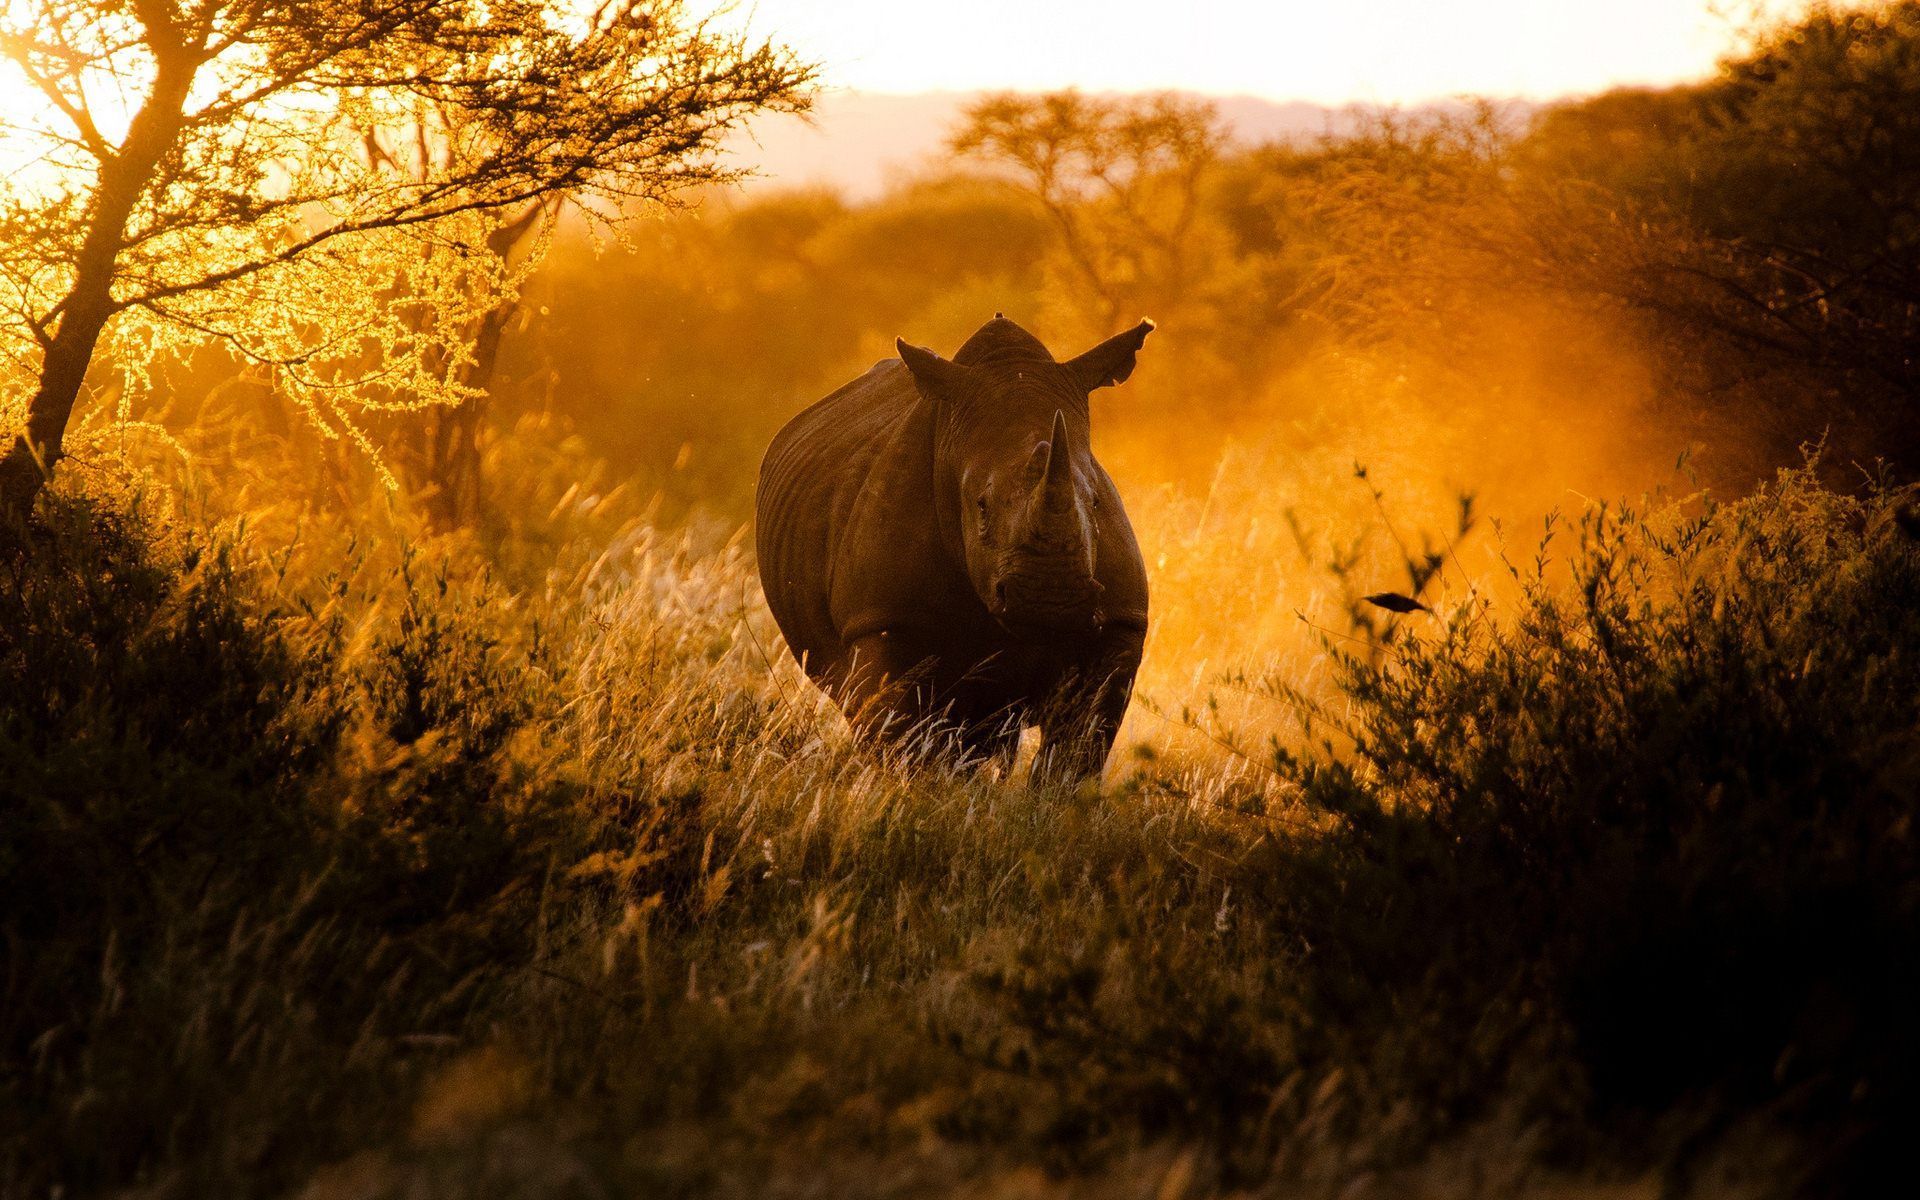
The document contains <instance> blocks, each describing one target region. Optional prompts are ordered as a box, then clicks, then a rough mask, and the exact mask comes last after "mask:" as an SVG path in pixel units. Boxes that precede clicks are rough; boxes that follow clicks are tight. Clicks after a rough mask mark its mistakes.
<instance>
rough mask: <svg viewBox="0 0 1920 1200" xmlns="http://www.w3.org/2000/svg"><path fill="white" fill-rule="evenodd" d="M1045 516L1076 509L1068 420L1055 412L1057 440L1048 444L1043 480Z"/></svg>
mask: <svg viewBox="0 0 1920 1200" xmlns="http://www.w3.org/2000/svg"><path fill="white" fill-rule="evenodd" d="M1040 507H1041V511H1042V512H1047V513H1064V512H1067V511H1069V510H1071V509H1072V508H1073V446H1072V444H1071V443H1069V442H1068V441H1067V418H1066V415H1065V414H1064V413H1062V412H1061V411H1060V410H1059V409H1057V408H1056V409H1054V410H1053V436H1052V437H1051V438H1049V439H1048V440H1047V469H1046V473H1045V474H1044V475H1043V476H1042V478H1041V480H1040Z"/></svg>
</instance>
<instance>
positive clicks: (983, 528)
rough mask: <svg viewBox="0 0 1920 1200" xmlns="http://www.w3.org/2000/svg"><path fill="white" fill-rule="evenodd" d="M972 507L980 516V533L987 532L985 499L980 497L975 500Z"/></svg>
mask: <svg viewBox="0 0 1920 1200" xmlns="http://www.w3.org/2000/svg"><path fill="white" fill-rule="evenodd" d="M973 507H974V510H975V511H977V512H978V513H979V514H980V532H981V533H982V534H984V533H986V532H987V498H986V497H985V496H982V497H980V498H979V499H978V500H975V501H974V502H973Z"/></svg>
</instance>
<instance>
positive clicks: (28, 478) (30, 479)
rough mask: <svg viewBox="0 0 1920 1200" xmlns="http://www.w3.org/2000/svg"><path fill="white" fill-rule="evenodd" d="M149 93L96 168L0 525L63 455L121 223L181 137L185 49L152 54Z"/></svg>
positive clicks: (13, 458)
mask: <svg viewBox="0 0 1920 1200" xmlns="http://www.w3.org/2000/svg"><path fill="white" fill-rule="evenodd" d="M154 49H155V58H156V59H157V60H158V71H157V73H156V75H155V77H154V82H153V91H152V92H151V93H149V94H148V96H147V99H146V102H145V103H144V104H142V105H141V106H140V111H139V112H138V113H136V114H134V118H133V122H132V123H131V124H130V125H129V126H128V128H127V137H126V140H125V141H124V142H122V143H121V145H120V148H119V150H118V151H117V152H115V153H114V154H113V155H112V156H111V157H110V158H108V159H107V160H106V161H105V162H103V163H102V164H101V165H100V182H99V185H98V187H97V188H96V189H95V191H94V197H93V211H92V212H91V213H90V214H89V216H88V218H87V235H86V238H85V240H83V241H82V242H81V244H80V252H79V254H78V256H77V257H76V259H75V260H74V267H75V270H74V277H73V286H72V288H70V289H69V290H68V292H67V294H66V297H65V298H64V299H63V300H62V301H61V304H60V307H59V308H58V309H57V310H56V311H57V312H58V313H59V324H58V326H57V327H56V329H55V330H54V333H53V336H52V337H51V339H49V341H48V342H47V343H46V354H45V357H44V358H43V359H42V360H41V363H40V386H39V387H38V388H37V389H36V390H35V391H34V394H33V399H32V400H31V401H30V402H29V403H28V405H27V422H26V427H25V428H24V429H22V430H21V431H20V433H19V435H18V436H16V437H15V438H14V440H13V444H12V445H11V446H9V447H8V448H7V452H6V454H5V455H4V456H0V521H5V522H6V523H8V524H11V525H16V526H17V525H20V524H23V523H24V522H25V521H26V519H27V517H28V516H29V515H30V514H31V513H32V511H33V502H34V500H35V499H36V498H38V497H39V495H40V490H41V489H42V488H44V487H45V486H46V485H47V481H48V480H50V479H51V478H53V470H54V467H55V465H56V464H58V463H59V461H60V458H61V456H62V455H63V454H64V453H65V447H64V443H65V440H66V434H67V424H68V422H69V421H70V420H71V419H72V417H73V406H74V402H75V401H77V400H78V399H79V397H80V389H81V387H82V386H83V385H84V384H85V383H86V380H87V367H88V366H89V365H90V364H91V363H92V362H93V352H94V349H95V347H97V346H98V345H99V344H100V334H101V331H102V330H104V329H105V328H106V326H107V321H108V320H109V319H110V318H111V317H112V316H113V314H114V313H115V312H116V311H118V309H117V308H116V307H115V305H114V302H113V280H114V272H115V270H116V268H117V267H118V265H119V259H120V251H121V249H122V248H123V247H124V245H125V241H126V233H127V221H128V220H129V219H130V218H131V217H132V215H133V210H134V207H135V206H136V205H137V204H138V203H139V201H140V197H141V196H142V195H143V194H145V192H146V190H147V188H148V186H149V185H150V184H151V183H152V182H153V177H154V172H155V170H156V169H157V168H158V166H159V164H160V161H161V159H162V158H163V157H164V156H165V155H166V154H167V152H168V151H169V150H171V149H172V148H173V144H174V142H175V140H176V139H177V138H178V137H179V136H180V129H181V121H182V113H183V112H184V111H185V106H186V100H187V91H188V89H189V88H191V87H192V85H193V77H194V73H195V69H196V66H197V61H196V59H195V58H194V57H193V54H192V52H191V50H190V49H189V48H187V47H182V46H178V45H174V46H166V47H161V46H156V47H154Z"/></svg>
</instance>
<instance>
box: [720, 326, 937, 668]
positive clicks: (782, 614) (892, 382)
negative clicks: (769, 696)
mask: <svg viewBox="0 0 1920 1200" xmlns="http://www.w3.org/2000/svg"><path fill="white" fill-rule="evenodd" d="M918 399H919V393H918V391H917V390H916V389H915V388H914V385H913V381H912V377H911V376H910V375H908V373H907V369H906V367H905V366H904V365H903V364H902V363H901V362H900V360H899V359H886V360H883V361H881V362H879V363H876V364H874V366H873V369H871V370H869V371H868V372H867V373H866V374H864V375H862V376H860V377H859V378H858V379H855V380H853V381H852V382H851V383H848V384H847V385H846V386H844V387H842V388H840V389H838V390H837V391H835V392H834V393H833V394H831V395H829V396H828V397H827V398H826V399H824V400H821V401H820V402H819V403H817V404H815V405H813V406H812V407H810V408H808V409H806V410H805V411H803V412H801V413H800V414H799V415H798V416H796V417H794V418H793V420H791V421H789V422H787V424H786V426H785V427H784V428H782V429H781V430H780V432H779V433H778V434H776V435H775V436H774V439H773V444H772V445H771V446H769V447H768V448H767V454H766V458H765V459H763V460H762V461H761V464H760V485H759V488H758V491H757V494H756V497H755V516H756V520H757V526H758V528H757V532H756V536H755V549H756V553H757V554H758V556H759V560H760V582H761V586H762V587H763V588H764V589H765V591H766V596H767V607H769V608H770V609H772V610H773V618H774V620H775V621H776V622H777V623H778V624H779V626H780V632H781V634H782V635H784V636H785V637H786V639H787V643H788V645H789V646H791V647H792V648H793V651H794V653H795V654H796V655H797V656H805V657H806V658H807V660H808V662H809V665H810V668H813V667H821V666H824V665H826V662H825V660H826V659H827V658H828V657H830V656H832V655H835V654H837V653H838V651H839V649H840V646H839V640H838V636H837V631H836V630H835V628H834V623H833V618H832V612H831V608H830V595H829V592H830V585H831V582H832V572H833V564H834V559H835V555H836V552H837V550H838V545H837V538H838V536H839V534H840V533H841V532H842V531H843V530H844V529H845V527H846V524H847V520H848V517H849V515H850V514H851V513H852V511H853V508H854V505H855V503H856V502H857V501H858V499H859V496H860V490H861V487H862V486H863V485H864V484H865V482H866V478H867V474H868V471H869V470H870V468H871V466H872V464H873V462H874V460H875V458H876V457H877V456H878V455H879V454H880V452H881V451H882V449H884V448H885V447H886V446H887V445H888V443H889V442H890V441H891V440H893V439H894V438H895V437H897V436H898V434H899V430H900V427H901V425H902V423H903V422H904V421H905V420H906V418H907V416H908V414H909V413H910V412H911V410H912V408H913V406H914V405H915V404H916V403H917V401H918Z"/></svg>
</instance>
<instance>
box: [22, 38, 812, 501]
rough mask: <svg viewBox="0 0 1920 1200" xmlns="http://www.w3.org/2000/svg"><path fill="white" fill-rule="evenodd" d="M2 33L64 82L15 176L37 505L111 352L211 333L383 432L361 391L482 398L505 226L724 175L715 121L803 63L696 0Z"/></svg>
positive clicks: (133, 362)
mask: <svg viewBox="0 0 1920 1200" xmlns="http://www.w3.org/2000/svg"><path fill="white" fill-rule="evenodd" d="M0 47H3V48H4V49H5V51H6V52H7V55H8V57H9V58H10V59H11V60H12V65H13V66H14V67H15V68H17V69H18V70H19V71H21V72H22V73H23V74H24V76H25V78H26V79H27V81H28V82H29V83H31V84H32V85H33V86H34V87H35V88H36V89H37V90H38V91H39V92H40V93H41V94H42V95H43V96H44V97H45V99H46V101H47V107H46V108H45V109H44V110H43V111H41V112H39V113H35V114H29V115H28V116H27V117H26V119H25V120H23V121H21V122H18V123H15V124H12V125H10V126H9V127H8V129H7V133H8V135H9V139H10V140H11V141H13V142H15V143H23V145H17V146H16V149H20V150H21V151H22V152H24V153H25V154H27V155H28V156H29V157H31V158H32V160H33V161H34V162H35V163H36V167H35V170H34V171H32V172H29V173H27V174H25V175H23V176H20V177H17V178H14V179H11V180H9V182H8V186H7V188H6V190H5V192H4V193H0V280H4V284H3V285H0V286H3V287H4V291H3V292H0V313H4V314H5V319H4V321H0V338H4V339H5V340H4V342H0V366H3V367H4V369H5V371H6V374H5V376H4V377H0V390H4V391H5V392H6V393H9V394H12V395H15V396H18V397H20V398H21V399H22V400H23V401H24V400H25V398H26V397H28V396H31V397H32V400H31V402H30V403H25V404H24V410H23V411H22V412H20V413H18V414H16V419H15V421H14V424H15V425H16V426H17V427H18V426H21V425H22V424H24V428H23V429H21V431H20V436H19V437H18V438H17V439H16V441H15V442H14V443H12V444H11V448H10V449H9V451H8V453H7V457H6V464H5V467H4V471H5V480H4V488H5V492H6V496H5V499H6V502H7V505H8V507H9V509H10V510H11V511H13V512H14V513H15V514H16V515H19V514H21V513H23V512H24V511H25V508H26V505H27V504H28V503H30V502H31V499H32V497H33V495H34V494H35V493H37V491H38V487H39V482H40V480H41V478H42V477H43V476H44V474H45V473H46V472H47V471H49V470H51V468H52V464H53V461H54V460H55V459H57V458H58V457H59V455H60V453H61V452H62V438H63V437H64V435H65V432H66V427H67V424H68V421H69V418H70V416H71V412H72V409H73V406H74V402H75V399H76V397H77V395H78V393H79V391H80V389H81V387H82V385H83V383H84V380H85V376H86V372H87V368H88V366H89V364H90V363H91V362H92V361H93V358H94V355H95V352H96V349H105V350H106V351H107V352H108V353H109V354H110V355H111V357H112V358H113V359H114V361H116V362H118V363H119V364H121V366H122V369H123V370H127V371H128V372H129V378H130V380H131V381H133V382H139V381H141V380H142V378H143V374H144V367H143V364H145V363H147V362H149V361H150V360H151V359H152V358H154V357H155V356H156V355H162V354H165V353H167V352H168V351H170V350H173V349H176V348H178V347H179V346H181V345H182V344H192V343H195V342H197V341H201V340H211V341H213V342H214V343H216V344H218V345H220V346H222V347H223V348H224V349H226V350H227V351H228V352H229V353H230V354H232V355H234V356H235V357H236V359H237V360H238V361H239V362H241V363H243V364H245V365H246V366H247V367H248V368H249V369H250V370H252V371H255V372H258V373H261V374H262V375H265V376H267V377H269V378H271V380H272V382H273V384H274V386H275V387H276V388H277V389H278V390H279V391H280V392H281V393H282V394H283V395H284V396H285V397H287V398H288V399H289V400H291V401H292V402H293V403H295V404H297V405H299V406H300V408H301V409H302V410H303V411H305V412H306V413H307V415H308V416H310V417H311V418H312V419H313V420H314V421H315V422H317V423H318V424H319V426H320V428H321V429H322V430H323V431H325V432H326V433H327V435H328V436H330V437H347V438H351V439H353V440H355V441H356V442H358V443H360V444H361V445H362V446H363V447H364V448H371V447H370V445H369V443H368V439H367V434H366V432H365V429H364V422H363V421H362V420H361V417H363V416H364V414H365V413H367V412H372V411H382V410H392V409H395V408H414V407H418V406H421V405H424V404H435V403H437V404H458V403H460V402H461V401H462V400H464V399H466V398H467V397H468V396H469V394H470V393H471V391H472V388H471V387H470V386H468V384H467V382H466V380H465V376H464V373H463V371H462V368H463V367H464V366H466V365H467V364H468V363H469V362H470V360H472V358H473V355H474V347H473V344H472V343H473V341H474V336H475V334H474V330H475V329H476V328H477V327H478V326H479V325H481V323H482V322H483V321H484V320H485V318H486V316H487V314H488V313H489V312H491V311H492V310H494V309H495V308H496V307H497V306H498V305H500V304H501V303H502V302H503V301H504V300H506V299H507V298H509V297H511V296H512V294H513V293H514V292H515V290H516V289H517V287H518V285H519V282H520V280H521V279H522V278H523V277H524V274H525V271H526V269H527V268H528V267H529V266H530V265H531V263H532V262H534V261H536V258H525V259H522V260H519V261H518V262H516V261H514V260H512V259H510V258H509V257H508V256H507V255H506V254H503V253H496V252H493V250H491V249H490V247H489V239H490V238H492V237H493V236H494V235H495V234H496V233H497V232H498V231H499V230H500V229H501V228H502V227H503V226H506V225H508V224H510V223H511V222H513V221H515V220H516V219H519V218H520V217H522V216H523V215H524V211H525V210H527V209H528V208H529V207H530V206H531V207H533V208H536V209H537V208H538V207H539V205H540V202H541V201H543V200H546V199H548V198H550V197H561V196H571V197H573V198H575V199H578V200H580V201H581V202H583V203H584V204H588V205H592V204H594V203H595V202H601V203H602V205H603V206H602V207H601V208H600V209H598V210H597V211H599V212H600V213H601V214H602V219H614V218H617V217H619V216H620V215H622V213H623V212H625V211H630V210H625V209H622V208H621V207H620V205H622V204H630V203H632V202H635V201H649V200H660V199H664V198H668V197H671V196H673V195H674V194H675V193H676V192H678V191H680V190H682V189H684V188H686V187H689V186H691V185H695V184H700V183H707V182H712V181H714V180H718V179H726V178H730V177H731V176H732V174H733V172H731V171H729V170H728V169H726V168H725V167H723V166H722V165H721V164H719V163H718V162H717V161H716V159H715V157H714V153H715V151H714V144H715V142H716V141H717V139H718V138H719V137H720V136H721V135H722V134H723V133H725V132H726V131H727V130H729V129H731V128H733V127H734V126H735V125H736V124H738V123H739V121H740V120H741V119H742V118H743V117H744V116H745V115H747V114H749V113H751V112H753V111H755V110H757V109H761V108H768V107H771V108H788V109H791V108H795V107H797V106H799V105H801V104H802V103H803V100H802V99H801V90H802V88H803V87H804V85H805V84H806V82H807V80H808V78H809V71H808V69H807V68H805V67H803V66H801V65H799V64H797V63H796V62H795V61H794V60H793V59H792V58H791V56H790V55H788V54H787V53H786V52H784V51H782V50H780V49H778V48H776V47H774V46H772V45H762V44H755V43H753V42H751V41H749V40H748V39H746V38H745V37H744V36H742V35H738V34H734V33H729V32H724V31H722V30H719V29H716V28H714V27H712V26H710V25H709V24H708V23H707V22H704V21H701V20H698V19H694V18H691V17H689V16H688V14H687V13H686V12H685V11H684V9H683V8H682V6H681V5H680V4H679V3H678V2H677V0H630V2H622V3H617V4H612V5H607V6H602V7H600V8H598V9H596V10H593V11H591V12H588V11H586V10H572V9H569V8H568V7H567V6H565V5H559V4H550V3H544V2H536V0H526V2H516V3H505V4H503V3H490V4H474V3H469V2H467V0H401V2H394V3H381V4H362V3H358V2H352V0H350V2H342V3H323V4H300V5H284V4H278V3H263V2H256V0H232V2H219V3H205V4H196V5H191V6H184V7H183V6H179V5H176V4H173V3H162V2H155V3H146V2H145V0H117V2H115V3H111V4H107V5H100V4H94V3H86V4H74V3H70V2H68V0H48V2H46V3H41V4H36V5H31V6H27V7H25V8H19V9H17V10H16V11H13V12H12V13H11V14H10V16H9V18H8V23H7V25H6V27H5V28H4V29H0ZM127 93H131V102H130V103H129V104H128V106H127V110H126V112H124V113H122V112H119V111H116V110H114V109H113V108H111V107H110V106H109V105H108V103H107V101H106V100H105V97H106V96H107V95H109V94H122V95H125V94H127ZM404 129H410V130H411V131H412V133H413V135H414V136H413V142H414V144H415V145H416V146H418V147H419V152H418V153H414V152H413V148H412V147H400V146H397V145H394V144H392V141H391V140H392V139H393V138H394V137H395V136H396V135H397V134H398V133H400V132H401V131H402V130H404ZM263 318H264V319H263ZM103 337H104V338H106V341H105V343H104V346H103V345H102V344H101V339H102V338H103Z"/></svg>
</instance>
